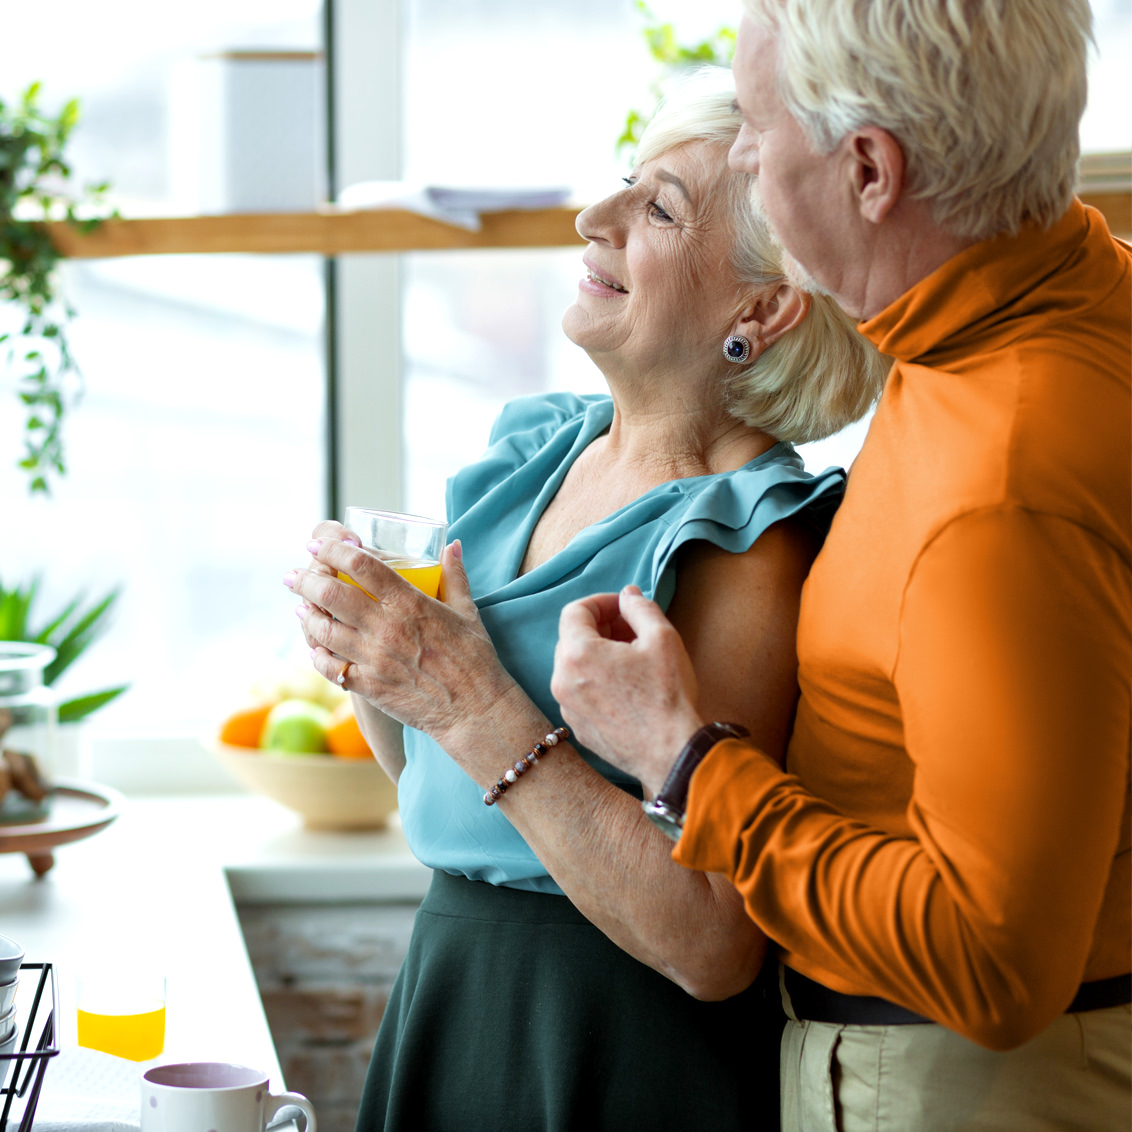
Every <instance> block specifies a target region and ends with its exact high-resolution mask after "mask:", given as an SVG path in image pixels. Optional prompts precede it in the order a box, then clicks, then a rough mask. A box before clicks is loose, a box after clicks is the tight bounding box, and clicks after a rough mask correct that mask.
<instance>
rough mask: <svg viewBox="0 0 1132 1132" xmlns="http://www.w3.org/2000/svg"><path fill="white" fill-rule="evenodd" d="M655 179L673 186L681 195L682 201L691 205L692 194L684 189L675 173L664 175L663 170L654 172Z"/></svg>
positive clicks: (682, 183)
mask: <svg viewBox="0 0 1132 1132" xmlns="http://www.w3.org/2000/svg"><path fill="white" fill-rule="evenodd" d="M656 179H657V180H658V181H667V182H668V183H669V184H670V185H675V186H676V187H677V188H678V189H679V190H680V191H681V192H682V193H683V194H684V199H685V200H686V201H688V202H689V203H691V200H692V194H691V193H689V192H688V190H687V189H686V188H685V187H684V182H683V181H681V180H680V178H679V177H677V176H676V174H675V173H666V172H665V171H664V170H663V169H658V170H657V171H656Z"/></svg>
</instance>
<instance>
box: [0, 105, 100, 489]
mask: <svg viewBox="0 0 1132 1132" xmlns="http://www.w3.org/2000/svg"><path fill="white" fill-rule="evenodd" d="M39 92H40V84H39V83H32V85H31V86H29V87H28V88H27V90H26V91H24V93H23V95H22V96H21V98H20V99H19V101H18V102H15V103H12V104H9V103H6V102H4V101H3V99H0V347H3V348H4V354H3V355H0V357H3V358H4V362H3V367H4V370H6V371H7V373H8V374H10V375H11V378H12V379H13V380H14V384H15V388H16V393H17V396H18V397H19V399H20V402H21V404H22V405H23V407H24V412H25V414H26V415H25V422H24V442H25V447H26V452H25V453H24V455H23V457H22V458H21V459H20V460H19V461H18V465H19V467H20V468H22V469H23V470H24V471H25V472H27V473H28V476H29V477H30V480H29V485H28V486H29V490H30V491H31V493H32V494H33V495H34V494H36V493H43V494H49V493H50V479H51V477H52V476H62V475H65V474H66V464H65V463H64V459H63V455H64V453H63V434H62V427H63V420H64V418H65V416H66V413H67V409H68V408H69V406H70V405H71V404H73V402H74V401H75V399H76V398H77V397H78V396H79V394H80V393H81V375H80V373H79V370H78V367H77V366H76V364H75V360H74V358H73V357H72V355H71V351H70V348H69V346H68V344H67V334H66V328H67V324H68V322H69V321H70V320H71V318H72V317H73V315H74V311H73V310H72V309H71V307H70V306H69V305H68V304H67V302H66V300H65V299H64V298H63V296H62V295H61V294H60V293H59V290H58V285H57V278H56V268H57V266H58V264H59V261H60V259H61V258H62V257H61V256H60V254H59V252H58V251H56V249H55V246H54V245H53V244H52V242H51V239H50V237H49V236H48V234H47V229H46V228H45V226H44V224H43V221H45V220H66V221H67V222H68V223H70V224H72V225H73V226H75V227H76V228H78V229H79V230H80V231H82V232H88V231H90V230H91V229H93V228H96V227H97V226H98V225H99V224H101V223H102V220H103V219H104V218H105V217H104V215H102V213H105V208H104V198H105V195H106V192H107V190H108V187H109V186H108V185H105V184H101V185H86V186H85V187H83V188H82V189H78V190H76V189H75V188H74V187H73V185H72V183H71V176H72V174H71V167H70V165H69V164H68V163H67V161H66V159H65V157H64V147H65V146H66V143H67V139H68V137H69V136H70V134H71V131H72V130H73V129H74V127H75V124H76V123H77V122H78V120H79V104H78V101H77V100H75V99H71V101H69V102H68V103H67V104H66V105H65V106H64V107H63V108H62V110H60V111H59V113H58V114H57V115H55V116H52V115H51V114H49V113H46V112H44V111H43V110H42V109H41V108H40V104H39ZM92 209H94V210H96V211H95V212H93V213H92V212H91V211H90V210H92ZM80 211H81V212H82V213H83V215H81V216H80V215H79V212H80Z"/></svg>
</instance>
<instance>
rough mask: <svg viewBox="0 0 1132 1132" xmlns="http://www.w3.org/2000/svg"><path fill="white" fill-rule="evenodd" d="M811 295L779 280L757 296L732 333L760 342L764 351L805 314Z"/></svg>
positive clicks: (808, 307) (736, 323) (792, 327)
mask: <svg viewBox="0 0 1132 1132" xmlns="http://www.w3.org/2000/svg"><path fill="white" fill-rule="evenodd" d="M809 309H810V296H809V295H807V294H806V292H805V291H799V290H798V288H797V287H795V286H794V285H793V284H792V283H786V282H783V283H780V284H779V285H778V286H777V287H776V288H775V289H774V290H773V291H772V292H770V293H769V294H765V293H764V295H763V296H762V297H761V298H759V299H756V300H755V301H754V302H752V303H751V305H750V306H748V307H747V309H746V310H745V311H743V313H742V314H741V315H740V316H739V318H738V319H737V320H736V322H735V326H734V328H733V329H732V331H731V333H732V334H742V335H743V336H744V337H746V338H749V339H750V340H751V341H752V342H759V343H761V345H762V348H763V349H764V350H765V349H766V347H767V346H771V345H773V344H774V343H775V342H777V341H778V339H779V338H781V337H782V335H783V334H785V333H786V332H787V331H788V330H793V329H794V327H795V326H797V325H798V323H800V322H801V321H802V319H804V318H805V317H806V314H807V312H808V311H809Z"/></svg>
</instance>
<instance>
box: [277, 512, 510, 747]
mask: <svg viewBox="0 0 1132 1132" xmlns="http://www.w3.org/2000/svg"><path fill="white" fill-rule="evenodd" d="M344 531H345V528H343V527H341V525H340V524H320V526H319V527H317V528H316V529H315V535H316V537H315V538H313V539H312V540H311V541H310V542H309V543H308V544H307V550H308V551H309V552H310V554H311V556H312V558H313V560H314V561H313V564H312V566H311V568H310V569H308V570H296V571H292V572H290V573H289V574H288V575H287V576H285V578H284V582H285V584H288V585H289V586H290V588H291V590H292V591H293V592H294V593H295V595H296V596H297V597H298V598H299V599H300V601H301V603H302V604H300V606H299V607H298V609H297V613H298V615H299V618H300V620H301V621H302V624H303V632H304V633H305V634H306V638H307V640H308V642H310V645H311V649H312V659H313V661H314V666H315V668H316V669H318V671H319V672H321V673H322V675H323V676H325V677H326V679H328V680H330V681H332V682H339V681H338V678H339V676H340V675H344V677H345V679H344V680H343V681H341V683H342V686H343V687H345V688H346V690H347V691H350V692H354V693H356V694H357V695H359V696H362V697H363V698H364V699H366V700H367V701H368V702H369V703H371V704H372V705H373V706H374V707H376V708H378V709H380V710H381V711H383V712H385V713H386V714H388V715H390V716H392V717H393V718H394V719H397V720H399V721H400V722H402V723H404V724H407V725H408V726H410V727H415V728H417V729H418V730H420V731H425V732H427V733H428V734H430V735H431V736H432V737H433V738H434V739H436V741H437V742H438V743H440V744H441V746H444V745H445V736H446V735H447V734H448V733H450V732H451V731H452V730H453V729H455V728H459V727H460V726H461V725H465V726H467V725H470V724H471V723H472V721H474V720H477V719H479V720H482V718H483V717H484V716H485V715H486V714H488V713H490V711H491V710H492V708H493V706H494V705H495V704H497V703H498V701H499V699H500V698H501V697H502V696H504V695H506V694H508V693H509V692H511V691H512V690H513V688H514V681H513V680H512V679H511V677H510V676H509V675H508V674H507V673H506V672H505V670H504V669H503V667H502V665H501V664H500V663H499V659H498V657H497V655H496V652H495V647H494V645H493V644H492V643H491V639H490V637H489V636H488V634H487V630H486V629H485V628H484V626H483V622H482V621H481V620H480V615H479V610H478V609H477V608H476V605H475V602H474V601H473V600H472V596H471V591H470V589H469V587H468V579H467V575H466V573H465V571H464V564H463V562H462V560H461V557H460V544H459V543H458V542H457V543H453V544H451V545H450V546H448V547H446V548H445V550H444V555H443V557H442V559H441V566H442V570H443V581H442V589H441V594H442V598H443V600H437V599H434V598H430V597H427V596H425V594H423V593H421V591H420V590H418V589H417V588H416V587H415V586H413V585H411V584H410V583H409V582H406V581H405V580H404V579H403V578H401V577H400V576H399V575H398V574H397V573H396V572H395V571H393V570H391V569H390V568H389V567H388V566H386V565H385V564H384V563H383V562H381V561H380V559H378V558H377V557H376V556H375V555H373V554H371V553H369V552H367V551H366V550H364V549H362V548H361V547H359V546H355V545H353V544H351V543H347V542H345V541H343V539H342V538H341V537H338V536H340V535H341V534H342V533H343V532H344ZM339 571H341V572H342V573H344V574H348V575H349V576H350V577H351V578H352V579H353V580H354V581H355V582H357V585H356V586H352V585H350V584H348V583H347V582H343V581H340V580H339V579H338V577H337V574H338V572H339ZM359 587H361V588H359ZM363 591H365V592H363ZM369 595H372V597H371V596H369Z"/></svg>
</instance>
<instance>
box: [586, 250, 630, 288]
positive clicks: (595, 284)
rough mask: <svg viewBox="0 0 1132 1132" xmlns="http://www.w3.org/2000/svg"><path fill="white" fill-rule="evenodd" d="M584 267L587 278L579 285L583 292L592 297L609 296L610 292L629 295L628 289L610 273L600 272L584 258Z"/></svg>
mask: <svg viewBox="0 0 1132 1132" xmlns="http://www.w3.org/2000/svg"><path fill="white" fill-rule="evenodd" d="M582 266H583V267H584V268H585V269H586V276H585V278H584V279H582V280H580V281H579V283H578V286H579V287H580V288H581V289H582V290H584V291H588V292H589V293H590V294H591V295H608V294H609V292H610V291H615V292H618V293H620V294H622V295H627V294H628V293H629V288H628V287H623V286H622V285H621V284H620V283H619V282H618V281H617V280H616V279H614V278H613V277H612V276H611V275H609V274H608V273H605V272H601V271H598V270H597V269H596V268H595V267H594V265H593V264H592V263H590V262H589V261H588V260H587V259H584V258H583V260H582Z"/></svg>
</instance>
